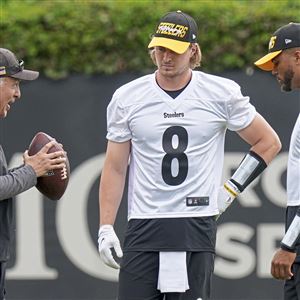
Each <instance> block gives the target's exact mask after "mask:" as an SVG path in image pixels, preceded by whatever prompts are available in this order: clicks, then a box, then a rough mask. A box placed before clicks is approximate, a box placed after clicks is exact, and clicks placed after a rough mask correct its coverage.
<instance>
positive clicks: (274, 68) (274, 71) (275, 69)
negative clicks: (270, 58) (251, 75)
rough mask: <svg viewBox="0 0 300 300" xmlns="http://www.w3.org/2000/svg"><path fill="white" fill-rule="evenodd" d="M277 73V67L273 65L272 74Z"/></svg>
mask: <svg viewBox="0 0 300 300" xmlns="http://www.w3.org/2000/svg"><path fill="white" fill-rule="evenodd" d="M277 74H278V71H277V67H276V66H275V65H273V69H272V75H274V76H276V75H277Z"/></svg>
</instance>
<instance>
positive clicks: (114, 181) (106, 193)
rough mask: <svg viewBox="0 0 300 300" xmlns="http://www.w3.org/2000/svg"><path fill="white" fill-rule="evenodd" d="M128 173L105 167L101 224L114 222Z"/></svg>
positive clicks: (100, 200) (100, 192)
mask: <svg viewBox="0 0 300 300" xmlns="http://www.w3.org/2000/svg"><path fill="white" fill-rule="evenodd" d="M125 178H126V173H125V174H123V173H119V172H117V171H115V170H113V169H110V168H109V167H108V166H106V167H104V169H103V172H102V176H101V182H100V189H99V207H100V214H99V215H100V225H102V224H112V225H113V224H114V222H115V219H116V215H117V212H118V208H119V206H120V202H121V199H122V195H123V190H124V184H125Z"/></svg>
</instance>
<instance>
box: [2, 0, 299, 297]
mask: <svg viewBox="0 0 300 300" xmlns="http://www.w3.org/2000/svg"><path fill="white" fill-rule="evenodd" d="M0 8H1V10H0V18H1V22H0V47H4V48H8V49H11V50H13V51H14V52H15V53H16V54H17V56H18V58H19V59H24V61H25V68H29V69H34V70H39V71H40V74H41V75H40V78H39V79H38V80H37V81H34V82H30V83H21V85H22V86H21V88H22V98H21V101H20V102H17V103H15V104H16V105H13V106H12V109H11V111H10V113H9V115H8V117H7V118H6V119H3V120H0V144H1V145H2V146H3V148H4V149H5V152H6V155H7V160H8V163H9V165H10V166H16V165H18V164H20V163H21V162H22V153H23V152H24V150H25V149H26V148H27V147H28V145H29V143H30V141H31V139H32V137H33V136H34V135H35V133H37V132H38V131H44V132H46V133H48V134H50V135H52V136H54V137H55V138H56V139H57V140H58V141H60V142H61V143H63V145H64V148H65V150H66V151H67V152H68V157H69V160H70V164H71V171H72V174H71V178H70V182H69V186H68V189H67V192H66V193H65V195H64V197H63V198H62V199H61V200H59V201H57V202H55V201H51V200H49V199H46V198H43V196H42V195H41V194H39V193H38V192H37V190H36V189H31V190H29V191H27V192H25V193H23V194H21V195H19V196H17V199H16V202H15V212H16V236H15V241H14V244H13V245H12V247H13V255H12V259H11V261H10V263H9V269H8V272H7V279H8V281H7V290H8V298H7V299H8V300H38V299H39V300H50V299H51V300H79V299H83V300H94V299H97V300H113V299H116V295H117V278H118V273H117V272H116V271H115V270H112V269H110V268H108V267H106V266H104V265H103V264H102V263H101V262H100V259H99V256H98V252H97V231H98V222H99V221H98V216H99V212H98V186H99V178H100V176H101V169H102V166H103V160H104V156H105V149H106V139H105V135H106V106H107V105H108V103H109V101H110V99H111V96H112V94H113V92H114V91H115V89H116V88H118V87H119V86H121V85H122V84H124V83H126V82H128V81H130V80H132V79H135V78H137V77H139V76H142V75H144V74H148V73H150V72H153V71H154V70H155V68H154V66H153V64H152V62H151V60H150V58H149V55H148V51H147V45H148V42H149V40H150V37H151V34H152V33H153V31H154V29H155V26H156V24H157V22H158V20H159V19H160V17H161V16H162V15H163V14H165V13H166V12H168V11H173V10H178V9H180V10H182V11H184V12H186V13H188V14H190V15H192V16H193V17H194V19H195V20H196V22H197V24H198V27H199V44H200V46H201V49H202V54H203V62H202V66H201V68H200V69H201V70H203V71H205V72H208V73H212V74H216V75H220V76H224V77H227V78H230V79H233V80H235V81H236V82H237V83H239V84H240V85H241V88H242V92H243V94H244V95H248V96H250V97H251V102H252V103H253V104H254V105H255V107H256V109H257V110H258V112H260V113H261V114H262V115H263V116H264V117H265V118H266V119H267V121H268V122H269V123H270V124H271V125H272V126H273V128H274V129H275V130H276V131H277V133H278V134H279V136H280V138H281V141H282V144H283V148H282V151H281V153H280V154H279V155H278V156H277V157H276V159H275V160H274V161H273V162H272V163H271V165H270V166H269V167H268V168H267V169H266V171H265V172H264V173H263V174H262V176H261V177H260V178H259V179H257V180H256V181H255V182H253V183H252V185H251V186H250V187H249V188H248V189H247V190H246V191H245V192H244V193H243V194H242V195H241V196H240V197H239V198H238V200H237V201H236V203H234V205H232V207H231V208H230V209H229V210H228V211H227V212H226V214H224V215H223V216H222V218H220V219H219V226H218V228H219V229H218V239H217V257H216V265H215V275H214V282H213V299H214V300H229V299H236V300H271V299H272V300H279V299H282V298H283V297H282V285H283V283H282V282H280V281H276V280H274V279H272V278H271V276H270V260H271V258H272V256H273V253H274V252H275V250H276V248H277V247H278V245H279V241H280V240H281V238H282V236H283V233H284V207H285V203H286V186H285V180H286V163H287V153H288V147H289V141H290V135H291V132H292V129H293V126H294V123H295V121H296V117H297V115H298V114H299V110H300V102H299V100H300V99H299V92H291V93H282V92H281V91H280V88H279V85H278V83H277V82H276V80H275V79H274V78H273V77H272V75H271V74H269V73H266V72H261V71H259V70H258V69H255V68H254V66H253V62H254V61H255V60H257V59H258V58H260V57H261V56H262V55H264V54H265V53H266V51H267V48H268V42H269V39H270V37H271V35H272V33H273V32H274V31H275V30H276V29H277V28H278V27H280V26H282V25H284V24H287V23H289V22H292V21H293V22H300V15H299V11H300V2H299V1H298V0H282V1H247V0H244V1H238V0H237V1H229V0H228V1H176V0H174V1H148V0H145V1H142V0H140V1H92V0H91V1H76V0H74V1H66V0H65V1H55V0H52V1H43V0H39V1H34V0H31V1H30V0H22V1H14V0H11V1H9V0H6V1H4V0H1V1H0ZM248 149H249V147H248V145H246V144H245V143H243V142H242V141H240V139H239V138H238V136H237V135H236V134H235V133H231V132H228V135H227V141H226V149H225V150H226V155H225V164H224V178H228V177H229V176H230V174H232V172H234V170H235V168H236V167H237V166H238V164H239V162H240V161H241V159H242V157H243V156H244V154H245V152H247V151H248ZM125 226H126V191H125V193H124V198H123V201H122V205H121V208H120V211H119V215H118V219H117V223H116V225H115V227H116V231H117V233H118V235H119V236H120V239H121V240H122V239H123V235H124V229H125Z"/></svg>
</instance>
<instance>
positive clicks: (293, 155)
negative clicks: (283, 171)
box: [287, 114, 300, 206]
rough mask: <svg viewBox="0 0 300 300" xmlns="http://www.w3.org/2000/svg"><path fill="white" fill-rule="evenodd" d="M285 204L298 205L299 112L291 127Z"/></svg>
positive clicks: (299, 169)
mask: <svg viewBox="0 0 300 300" xmlns="http://www.w3.org/2000/svg"><path fill="white" fill-rule="evenodd" d="M287 198H288V201H287V205H288V206H296V205H300V114H299V115H298V118H297V121H296V124H295V126H294V129H293V133H292V137H291V142H290V148H289V158H288V168H287Z"/></svg>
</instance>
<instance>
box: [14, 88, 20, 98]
mask: <svg viewBox="0 0 300 300" xmlns="http://www.w3.org/2000/svg"><path fill="white" fill-rule="evenodd" d="M14 96H15V97H16V98H18V99H20V98H21V90H20V86H19V85H18V86H16V88H15V94H14Z"/></svg>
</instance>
